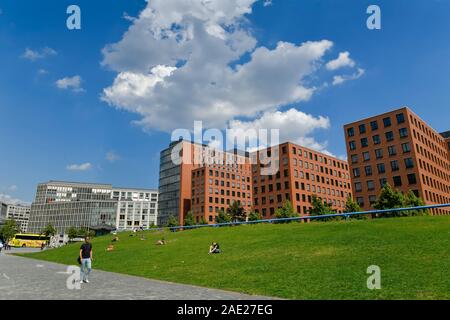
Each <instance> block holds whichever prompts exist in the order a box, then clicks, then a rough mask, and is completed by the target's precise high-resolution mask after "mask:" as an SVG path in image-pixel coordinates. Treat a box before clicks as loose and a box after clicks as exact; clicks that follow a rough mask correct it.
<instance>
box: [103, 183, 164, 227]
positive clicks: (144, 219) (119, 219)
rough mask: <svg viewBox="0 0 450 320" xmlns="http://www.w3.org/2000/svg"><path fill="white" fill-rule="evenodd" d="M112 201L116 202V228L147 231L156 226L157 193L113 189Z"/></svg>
mask: <svg viewBox="0 0 450 320" xmlns="http://www.w3.org/2000/svg"><path fill="white" fill-rule="evenodd" d="M112 199H113V200H115V201H118V203H117V214H116V228H117V229H118V230H132V229H136V228H143V229H148V228H150V227H152V226H156V224H157V219H156V217H157V212H158V191H157V190H142V189H120V188H114V189H113V192H112Z"/></svg>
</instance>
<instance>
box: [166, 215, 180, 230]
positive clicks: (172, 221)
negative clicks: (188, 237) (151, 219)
mask: <svg viewBox="0 0 450 320" xmlns="http://www.w3.org/2000/svg"><path fill="white" fill-rule="evenodd" d="M178 226H179V223H178V219H177V218H175V217H174V216H172V215H170V216H169V220H168V221H167V227H169V228H173V227H178Z"/></svg>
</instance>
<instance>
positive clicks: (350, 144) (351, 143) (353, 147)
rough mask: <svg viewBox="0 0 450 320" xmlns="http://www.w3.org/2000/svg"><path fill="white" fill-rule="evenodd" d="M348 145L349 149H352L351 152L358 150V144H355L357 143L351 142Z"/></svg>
mask: <svg viewBox="0 0 450 320" xmlns="http://www.w3.org/2000/svg"><path fill="white" fill-rule="evenodd" d="M348 145H349V147H350V150H355V149H356V143H355V141H350V142H349V143H348Z"/></svg>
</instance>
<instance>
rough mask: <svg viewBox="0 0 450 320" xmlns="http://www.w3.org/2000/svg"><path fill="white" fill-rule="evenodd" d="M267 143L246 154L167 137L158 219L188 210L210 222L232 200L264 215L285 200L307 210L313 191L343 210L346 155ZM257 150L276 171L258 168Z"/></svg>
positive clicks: (182, 216)
mask: <svg viewBox="0 0 450 320" xmlns="http://www.w3.org/2000/svg"><path fill="white" fill-rule="evenodd" d="M269 149H270V150H269ZM269 149H267V150H263V151H258V152H255V153H252V154H251V155H250V154H245V153H242V152H241V153H239V152H238V151H236V150H234V151H232V152H220V151H215V150H213V149H209V148H208V147H207V146H204V145H198V144H193V143H190V142H186V141H182V142H176V143H172V144H171V145H170V147H169V148H168V149H165V150H163V151H162V152H161V164H160V166H161V167H160V187H159V192H160V193H159V195H160V197H159V213H158V217H159V218H160V219H161V220H160V221H159V222H160V224H161V225H164V224H165V223H166V222H167V219H168V216H170V215H174V216H176V217H177V218H178V220H179V223H180V224H183V222H184V219H185V217H186V214H187V213H188V212H189V211H191V212H192V214H193V216H194V219H195V221H196V222H197V223H199V222H200V221H201V220H202V218H204V219H205V221H206V222H207V223H210V224H212V223H215V222H216V217H217V215H218V214H219V212H220V211H221V210H223V211H226V209H227V208H228V207H229V206H230V205H231V204H232V203H233V202H234V201H236V202H238V203H239V204H240V205H241V206H242V207H243V208H244V210H245V211H246V212H247V213H249V212H250V211H253V210H254V211H256V212H259V213H261V215H262V216H263V218H270V217H273V216H274V214H275V210H276V209H277V208H280V207H282V206H283V205H284V203H285V202H286V200H289V201H291V203H292V204H293V206H294V210H296V211H297V212H298V213H301V214H304V215H307V214H308V213H309V210H310V209H311V201H312V196H313V195H317V196H318V197H319V198H320V199H322V200H323V201H326V202H327V203H330V204H331V206H332V207H333V209H334V210H335V211H336V212H343V210H344V208H345V202H346V199H347V197H348V196H351V194H352V190H351V183H350V175H349V171H348V170H349V167H348V164H347V162H346V161H343V160H339V159H336V158H333V157H330V156H327V155H325V154H322V153H320V152H316V151H313V150H310V149H307V148H303V147H301V146H298V145H295V144H293V143H284V144H282V145H279V146H277V147H276V148H269ZM272 149H273V152H274V153H275V152H276V154H272ZM275 150H280V151H279V153H278V151H275ZM260 154H267V155H269V156H268V157H267V158H268V159H273V161H274V162H275V167H276V172H273V173H268V172H266V171H267V170H264V169H262V167H264V166H266V164H267V159H266V158H264V159H260V157H259V155H260ZM174 155H175V156H174ZM179 159H182V161H180V160H179ZM174 160H175V161H174ZM272 165H273V164H270V166H272ZM166 217H167V218H166Z"/></svg>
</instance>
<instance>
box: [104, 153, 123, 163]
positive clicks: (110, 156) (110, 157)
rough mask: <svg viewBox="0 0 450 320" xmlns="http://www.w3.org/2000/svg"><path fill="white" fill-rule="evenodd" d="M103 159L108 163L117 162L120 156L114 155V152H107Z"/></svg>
mask: <svg viewBox="0 0 450 320" xmlns="http://www.w3.org/2000/svg"><path fill="white" fill-rule="evenodd" d="M105 158H106V160H107V161H109V162H111V163H113V162H116V161H117V160H120V156H119V155H118V154H117V153H115V152H114V151H109V152H107V153H106V156H105Z"/></svg>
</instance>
